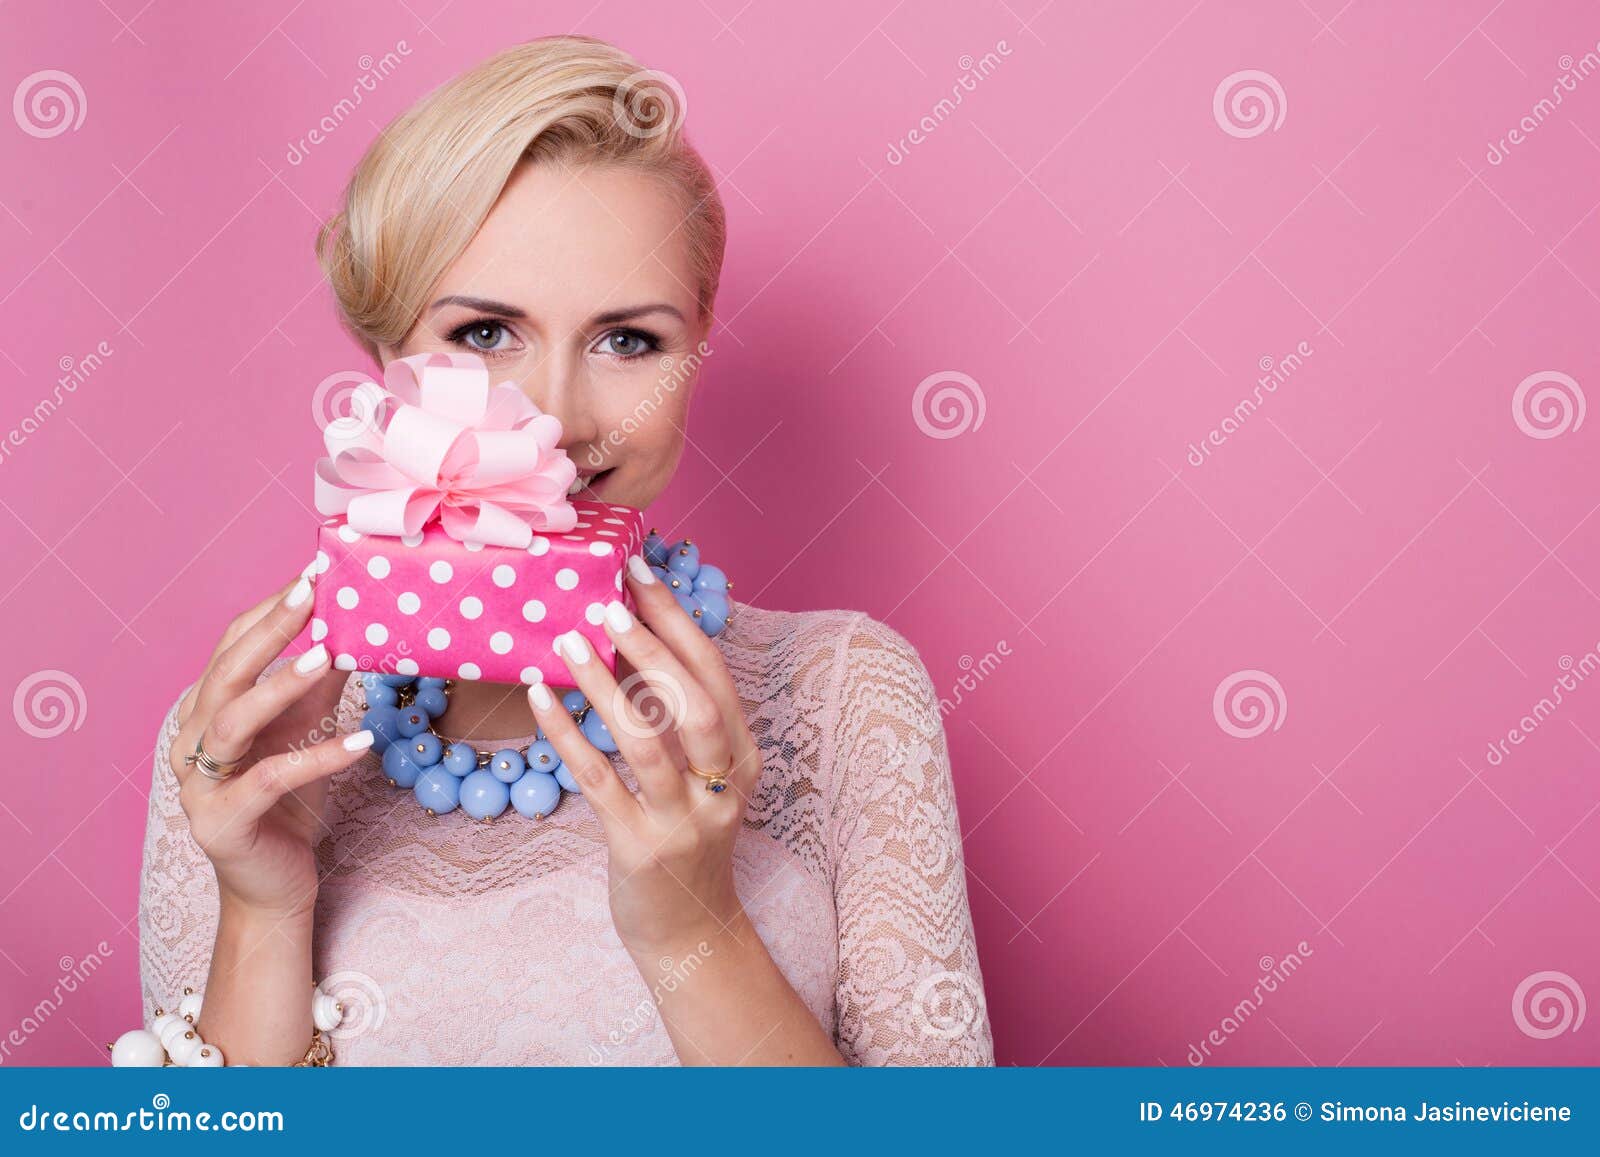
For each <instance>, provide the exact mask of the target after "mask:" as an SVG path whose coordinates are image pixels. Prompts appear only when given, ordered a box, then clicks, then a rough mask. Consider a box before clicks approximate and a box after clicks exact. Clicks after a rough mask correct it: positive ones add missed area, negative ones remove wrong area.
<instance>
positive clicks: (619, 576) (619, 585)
mask: <svg viewBox="0 0 1600 1157" xmlns="http://www.w3.org/2000/svg"><path fill="white" fill-rule="evenodd" d="M617 589H618V590H619V591H620V590H621V589H622V572H621V571H620V570H619V571H618V572H617Z"/></svg>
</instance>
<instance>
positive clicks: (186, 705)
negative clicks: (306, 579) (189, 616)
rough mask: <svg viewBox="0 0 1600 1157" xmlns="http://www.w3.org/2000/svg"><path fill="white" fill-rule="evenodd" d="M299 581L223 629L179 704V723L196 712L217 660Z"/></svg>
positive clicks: (268, 598) (238, 615) (233, 619)
mask: <svg viewBox="0 0 1600 1157" xmlns="http://www.w3.org/2000/svg"><path fill="white" fill-rule="evenodd" d="M298 581H299V580H298V579H290V580H289V581H288V582H286V583H284V584H283V586H281V587H279V588H278V589H277V590H275V591H273V592H272V593H271V594H270V595H268V596H267V597H266V598H264V599H262V600H261V601H260V602H259V603H257V604H256V605H255V606H253V607H251V608H250V609H249V610H247V611H241V612H240V613H239V614H237V615H235V616H234V617H233V618H232V619H231V620H230V621H229V623H228V625H227V627H225V628H224V629H223V632H222V636H221V637H220V638H219V639H218V640H217V643H216V646H214V647H212V648H211V654H210V655H209V656H208V657H207V658H206V665H205V667H204V668H202V669H201V671H200V674H199V676H198V677H197V678H196V679H195V681H194V683H193V684H191V685H190V687H189V692H188V694H187V695H185V696H184V698H183V702H182V703H181V704H179V707H178V722H179V723H183V722H184V721H186V720H187V719H188V718H189V714H190V712H191V711H193V710H194V704H195V699H196V698H197V697H198V695H199V692H200V687H201V686H202V685H203V684H204V683H205V681H206V676H207V675H209V674H211V671H212V668H214V667H215V666H216V665H217V658H218V657H219V656H220V655H221V654H222V653H223V652H224V651H226V650H227V649H228V648H229V647H231V646H232V645H233V644H234V642H235V641H236V640H237V639H238V638H239V636H240V635H242V634H244V633H245V632H246V631H247V630H249V629H250V628H251V627H253V626H255V624H256V623H258V622H260V621H261V616H263V615H265V614H266V613H267V612H268V611H270V610H271V609H272V608H273V607H274V606H275V605H277V604H278V603H279V602H281V601H282V600H283V598H284V597H285V596H286V595H287V594H288V593H289V592H290V591H291V590H293V589H294V584H295V583H296V582H298Z"/></svg>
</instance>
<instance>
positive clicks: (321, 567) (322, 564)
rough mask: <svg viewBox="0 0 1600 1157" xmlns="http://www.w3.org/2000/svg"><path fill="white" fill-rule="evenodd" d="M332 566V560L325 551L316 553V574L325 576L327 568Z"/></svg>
mask: <svg viewBox="0 0 1600 1157" xmlns="http://www.w3.org/2000/svg"><path fill="white" fill-rule="evenodd" d="M332 565H333V560H332V559H330V558H329V557H328V552H327V551H325V550H319V551H317V570H316V573H317V574H327V573H328V568H329V567H330V566H332Z"/></svg>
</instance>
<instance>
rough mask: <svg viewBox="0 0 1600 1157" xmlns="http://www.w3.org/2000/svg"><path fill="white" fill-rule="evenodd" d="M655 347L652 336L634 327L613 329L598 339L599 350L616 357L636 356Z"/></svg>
mask: <svg viewBox="0 0 1600 1157" xmlns="http://www.w3.org/2000/svg"><path fill="white" fill-rule="evenodd" d="M655 347H656V342H655V339H654V338H653V337H651V336H650V335H649V334H647V333H641V332H640V331H639V330H635V329H614V330H612V331H611V332H610V333H608V334H606V335H605V336H604V337H602V338H601V339H600V352H601V353H603V354H610V355H611V356H612V357H617V358H636V357H638V356H639V355H640V354H644V353H648V352H650V351H651V350H653V349H655Z"/></svg>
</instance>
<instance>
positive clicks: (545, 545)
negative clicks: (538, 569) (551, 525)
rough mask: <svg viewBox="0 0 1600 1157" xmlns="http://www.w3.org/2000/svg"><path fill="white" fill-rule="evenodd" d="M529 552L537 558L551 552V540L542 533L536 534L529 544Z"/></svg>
mask: <svg viewBox="0 0 1600 1157" xmlns="http://www.w3.org/2000/svg"><path fill="white" fill-rule="evenodd" d="M528 553H529V554H531V555H533V556H534V557H535V558H537V557H538V556H539V555H541V554H548V553H550V540H549V539H548V538H546V537H545V536H544V535H542V534H536V535H534V536H533V541H532V542H530V543H529V544H528Z"/></svg>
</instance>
